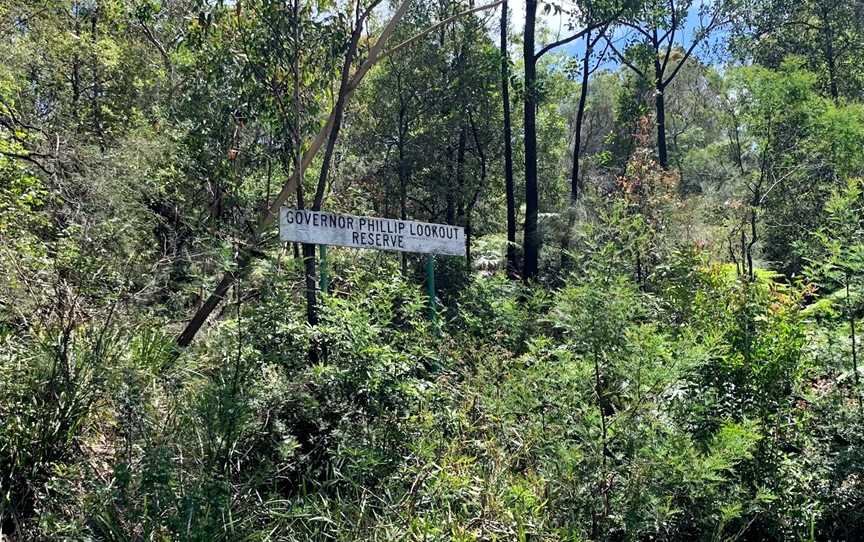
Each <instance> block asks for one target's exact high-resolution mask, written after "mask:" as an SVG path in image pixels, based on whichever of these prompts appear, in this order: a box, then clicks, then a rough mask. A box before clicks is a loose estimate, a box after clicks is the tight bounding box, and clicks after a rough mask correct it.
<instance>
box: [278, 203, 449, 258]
mask: <svg viewBox="0 0 864 542" xmlns="http://www.w3.org/2000/svg"><path fill="white" fill-rule="evenodd" d="M279 238H280V239H281V240H282V241H297V242H300V243H312V244H315V245H337V246H342V247H354V248H371V249H375V250H394V251H397V252H420V253H424V254H449V255H451V256H464V255H465V228H462V227H460V226H450V225H447V224H430V223H428V222H415V221H413V220H397V219H395V218H375V217H364V216H353V215H341V214H334V213H324V212H320V211H307V210H302V209H289V208H287V207H283V208H282V209H280V211H279Z"/></svg>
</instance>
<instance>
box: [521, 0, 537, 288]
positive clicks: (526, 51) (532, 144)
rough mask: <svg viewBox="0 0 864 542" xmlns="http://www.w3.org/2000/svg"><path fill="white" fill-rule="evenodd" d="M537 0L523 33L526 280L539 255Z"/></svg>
mask: <svg viewBox="0 0 864 542" xmlns="http://www.w3.org/2000/svg"><path fill="white" fill-rule="evenodd" d="M536 16H537V0H526V2H525V33H524V39H523V48H522V53H523V57H524V60H525V91H524V104H525V112H524V115H525V127H524V128H525V230H524V237H525V241H524V242H525V257H524V262H523V270H522V275H523V277H524V278H525V280H531V279H533V278H535V277H536V276H537V271H538V265H539V256H540V232H539V231H538V225H537V219H538V213H539V204H540V202H539V194H538V192H537V126H536V121H537V118H536V110H537V93H536V89H535V86H536V79H537V61H536V58H535V56H534V25H535V19H536Z"/></svg>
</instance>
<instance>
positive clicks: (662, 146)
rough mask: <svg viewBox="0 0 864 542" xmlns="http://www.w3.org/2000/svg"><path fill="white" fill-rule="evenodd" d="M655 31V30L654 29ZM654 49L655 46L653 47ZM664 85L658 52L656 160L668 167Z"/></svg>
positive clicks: (655, 82) (655, 68)
mask: <svg viewBox="0 0 864 542" xmlns="http://www.w3.org/2000/svg"><path fill="white" fill-rule="evenodd" d="M655 33H656V31H655ZM655 50H656V48H655ZM665 89H666V87H665V85H664V83H663V68H662V67H661V65H660V57H659V54H655V55H654V110H655V112H656V114H657V119H656V121H657V161H658V162H660V167H662V168H663V169H668V167H669V156H668V151H667V148H666V100H665V95H664V91H665Z"/></svg>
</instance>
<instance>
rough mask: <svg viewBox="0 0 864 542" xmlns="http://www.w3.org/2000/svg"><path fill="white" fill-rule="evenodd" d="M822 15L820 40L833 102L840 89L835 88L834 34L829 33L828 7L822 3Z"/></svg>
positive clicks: (837, 98)
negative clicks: (822, 45) (822, 44)
mask: <svg viewBox="0 0 864 542" xmlns="http://www.w3.org/2000/svg"><path fill="white" fill-rule="evenodd" d="M820 15H821V17H822V41H823V42H824V51H825V63H826V64H827V65H828V88H829V91H830V92H831V99H833V100H834V101H835V102H836V101H837V100H839V99H840V91H839V90H838V88H837V59H836V56H835V54H834V36H833V35H832V33H831V22H830V20H829V14H828V9H827V8H826V7H825V6H824V5H822V6H821V9H820Z"/></svg>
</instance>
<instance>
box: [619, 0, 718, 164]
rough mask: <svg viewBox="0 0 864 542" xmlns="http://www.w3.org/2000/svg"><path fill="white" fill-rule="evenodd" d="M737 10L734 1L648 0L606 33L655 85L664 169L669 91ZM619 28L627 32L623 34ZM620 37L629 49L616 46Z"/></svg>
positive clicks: (624, 57)
mask: <svg viewBox="0 0 864 542" xmlns="http://www.w3.org/2000/svg"><path fill="white" fill-rule="evenodd" d="M734 8H735V6H734V4H733V2H731V1H730V0H717V1H712V0H699V3H698V4H697V3H696V2H694V0H683V1H681V0H649V1H647V2H645V3H644V4H643V5H642V6H640V8H639V9H638V10H636V11H634V12H633V14H632V15H630V16H625V17H620V18H618V19H617V20H616V23H617V24H616V26H615V31H613V32H607V35H606V42H607V43H608V44H609V46H610V48H611V49H612V51H613V52H614V53H615V55H616V57H617V58H618V60H619V61H620V62H621V63H622V64H624V65H625V66H627V67H628V68H629V69H631V70H632V71H633V72H634V73H635V74H636V75H637V76H638V77H639V78H640V79H643V80H645V81H649V82H650V83H651V84H652V86H653V89H654V111H655V123H656V125H657V158H658V160H659V162H660V165H661V166H662V167H664V168H667V167H669V154H668V149H667V142H666V136H667V132H666V99H665V92H666V89H667V88H668V86H669V84H670V83H671V82H672V81H673V80H674V79H675V77H676V76H677V75H678V73H679V72H680V71H681V69H682V68H683V67H684V65H685V64H686V62H687V61H688V59H690V57H691V56H692V55H693V53H694V52H695V50H696V48H697V47H698V46H699V45H700V44H703V43H705V41H706V40H707V39H708V38H709V36H711V34H712V33H714V32H716V31H717V30H718V29H720V28H722V27H724V26H726V25H728V24H729V23H730V22H731V21H732V17H733V15H734V13H735V10H734ZM694 17H695V19H696V22H695V27H694V28H693V29H692V30H690V31H689V33H690V36H689V38H688V37H687V36H686V34H687V32H688V27H689V26H690V25H692V24H693V22H691V20H692V19H693V18H694ZM619 30H620V31H623V32H624V34H623V35H622V36H620V37H619V36H617V32H618V31H619ZM619 40H624V41H625V47H623V48H621V47H619V46H618V45H616V42H618V41H619Z"/></svg>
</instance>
